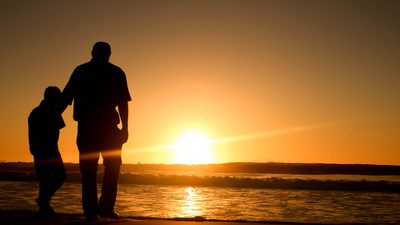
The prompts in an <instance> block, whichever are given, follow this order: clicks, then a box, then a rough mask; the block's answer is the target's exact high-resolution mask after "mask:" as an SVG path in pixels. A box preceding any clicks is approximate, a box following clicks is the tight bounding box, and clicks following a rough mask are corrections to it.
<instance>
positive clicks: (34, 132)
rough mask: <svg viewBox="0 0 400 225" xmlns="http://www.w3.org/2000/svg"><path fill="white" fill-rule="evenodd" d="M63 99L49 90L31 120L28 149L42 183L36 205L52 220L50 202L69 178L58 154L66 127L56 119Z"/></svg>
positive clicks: (52, 90)
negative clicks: (63, 130) (56, 112)
mask: <svg viewBox="0 0 400 225" xmlns="http://www.w3.org/2000/svg"><path fill="white" fill-rule="evenodd" d="M60 95H61V91H60V89H59V88H58V87H52V86H50V87H48V88H46V90H45V92H44V100H43V101H42V102H41V103H40V105H39V106H38V107H36V108H35V109H33V110H32V112H31V114H30V115H29V118H28V125H29V146H30V151H31V153H32V155H33V157H34V162H35V168H36V174H37V176H38V179H39V197H38V198H37V199H36V203H37V204H38V205H39V216H41V217H50V216H52V215H53V214H54V210H53V208H52V207H51V206H50V200H51V197H52V196H53V195H54V193H55V192H56V191H57V190H58V189H59V188H60V187H61V186H62V184H63V183H64V180H65V178H66V173H65V168H64V164H63V161H62V158H61V155H60V152H59V150H58V138H59V134H60V129H61V128H63V127H65V123H64V120H63V119H62V117H61V116H60V117H59V118H55V116H54V111H55V109H56V107H57V104H58V100H59V98H60Z"/></svg>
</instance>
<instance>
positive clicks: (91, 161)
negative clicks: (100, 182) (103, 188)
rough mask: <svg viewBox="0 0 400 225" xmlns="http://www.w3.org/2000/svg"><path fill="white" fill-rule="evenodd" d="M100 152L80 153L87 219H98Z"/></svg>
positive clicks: (83, 205) (83, 201)
mask: <svg viewBox="0 0 400 225" xmlns="http://www.w3.org/2000/svg"><path fill="white" fill-rule="evenodd" d="M98 160H99V153H98V152H86V153H85V152H82V151H81V152H80V153H79V165H80V170H81V174H82V207H83V211H84V214H85V217H86V218H87V219H89V220H90V219H91V218H97V215H98V214H99V213H98V211H99V210H98V198H97V183H96V178H97V167H98Z"/></svg>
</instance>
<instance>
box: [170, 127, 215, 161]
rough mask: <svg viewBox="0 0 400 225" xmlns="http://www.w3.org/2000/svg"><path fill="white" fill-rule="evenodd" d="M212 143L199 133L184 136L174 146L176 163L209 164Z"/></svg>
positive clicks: (193, 132)
mask: <svg viewBox="0 0 400 225" xmlns="http://www.w3.org/2000/svg"><path fill="white" fill-rule="evenodd" d="M210 144H211V141H210V140H209V139H208V138H207V137H206V136H205V135H204V134H203V133H201V132H199V131H188V132H186V133H184V134H182V135H181V136H180V137H179V138H178V140H177V142H176V143H175V144H174V145H173V148H174V149H175V155H176V160H175V162H176V163H182V164H207V163H209V162H210Z"/></svg>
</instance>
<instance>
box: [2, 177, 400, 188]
mask: <svg viewBox="0 0 400 225" xmlns="http://www.w3.org/2000/svg"><path fill="white" fill-rule="evenodd" d="M103 175H104V174H103V173H99V174H98V179H97V180H98V182H102V180H103ZM0 180H3V181H37V176H36V173H28V172H0ZM81 181H82V177H81V174H80V173H68V175H67V179H66V182H81ZM119 183H120V184H149V185H181V186H206V187H224V188H261V189H297V190H335V191H371V192H392V193H400V182H390V181H384V180H381V181H368V180H364V179H363V180H359V181H349V180H316V179H299V178H294V179H284V178H276V177H270V178H245V177H234V176H212V175H211V176H195V175H170V174H139V173H121V174H120V177H119Z"/></svg>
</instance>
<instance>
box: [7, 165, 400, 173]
mask: <svg viewBox="0 0 400 225" xmlns="http://www.w3.org/2000/svg"><path fill="white" fill-rule="evenodd" d="M64 165H65V168H66V170H67V173H75V172H79V164H77V163H65V164H64ZM103 170H104V167H103V165H99V172H102V171H103ZM146 171H161V172H162V171H165V172H167V171H168V172H173V171H176V172H192V171H193V172H207V173H274V174H312V175H317V174H349V175H350V174H351V175H400V166H391V165H373V164H324V163H278V162H267V163H251V162H233V163H222V164H196V165H186V164H141V163H138V164H122V165H121V173H140V172H146ZM0 172H27V173H29V172H35V166H34V164H33V163H32V162H1V163H0Z"/></svg>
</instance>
